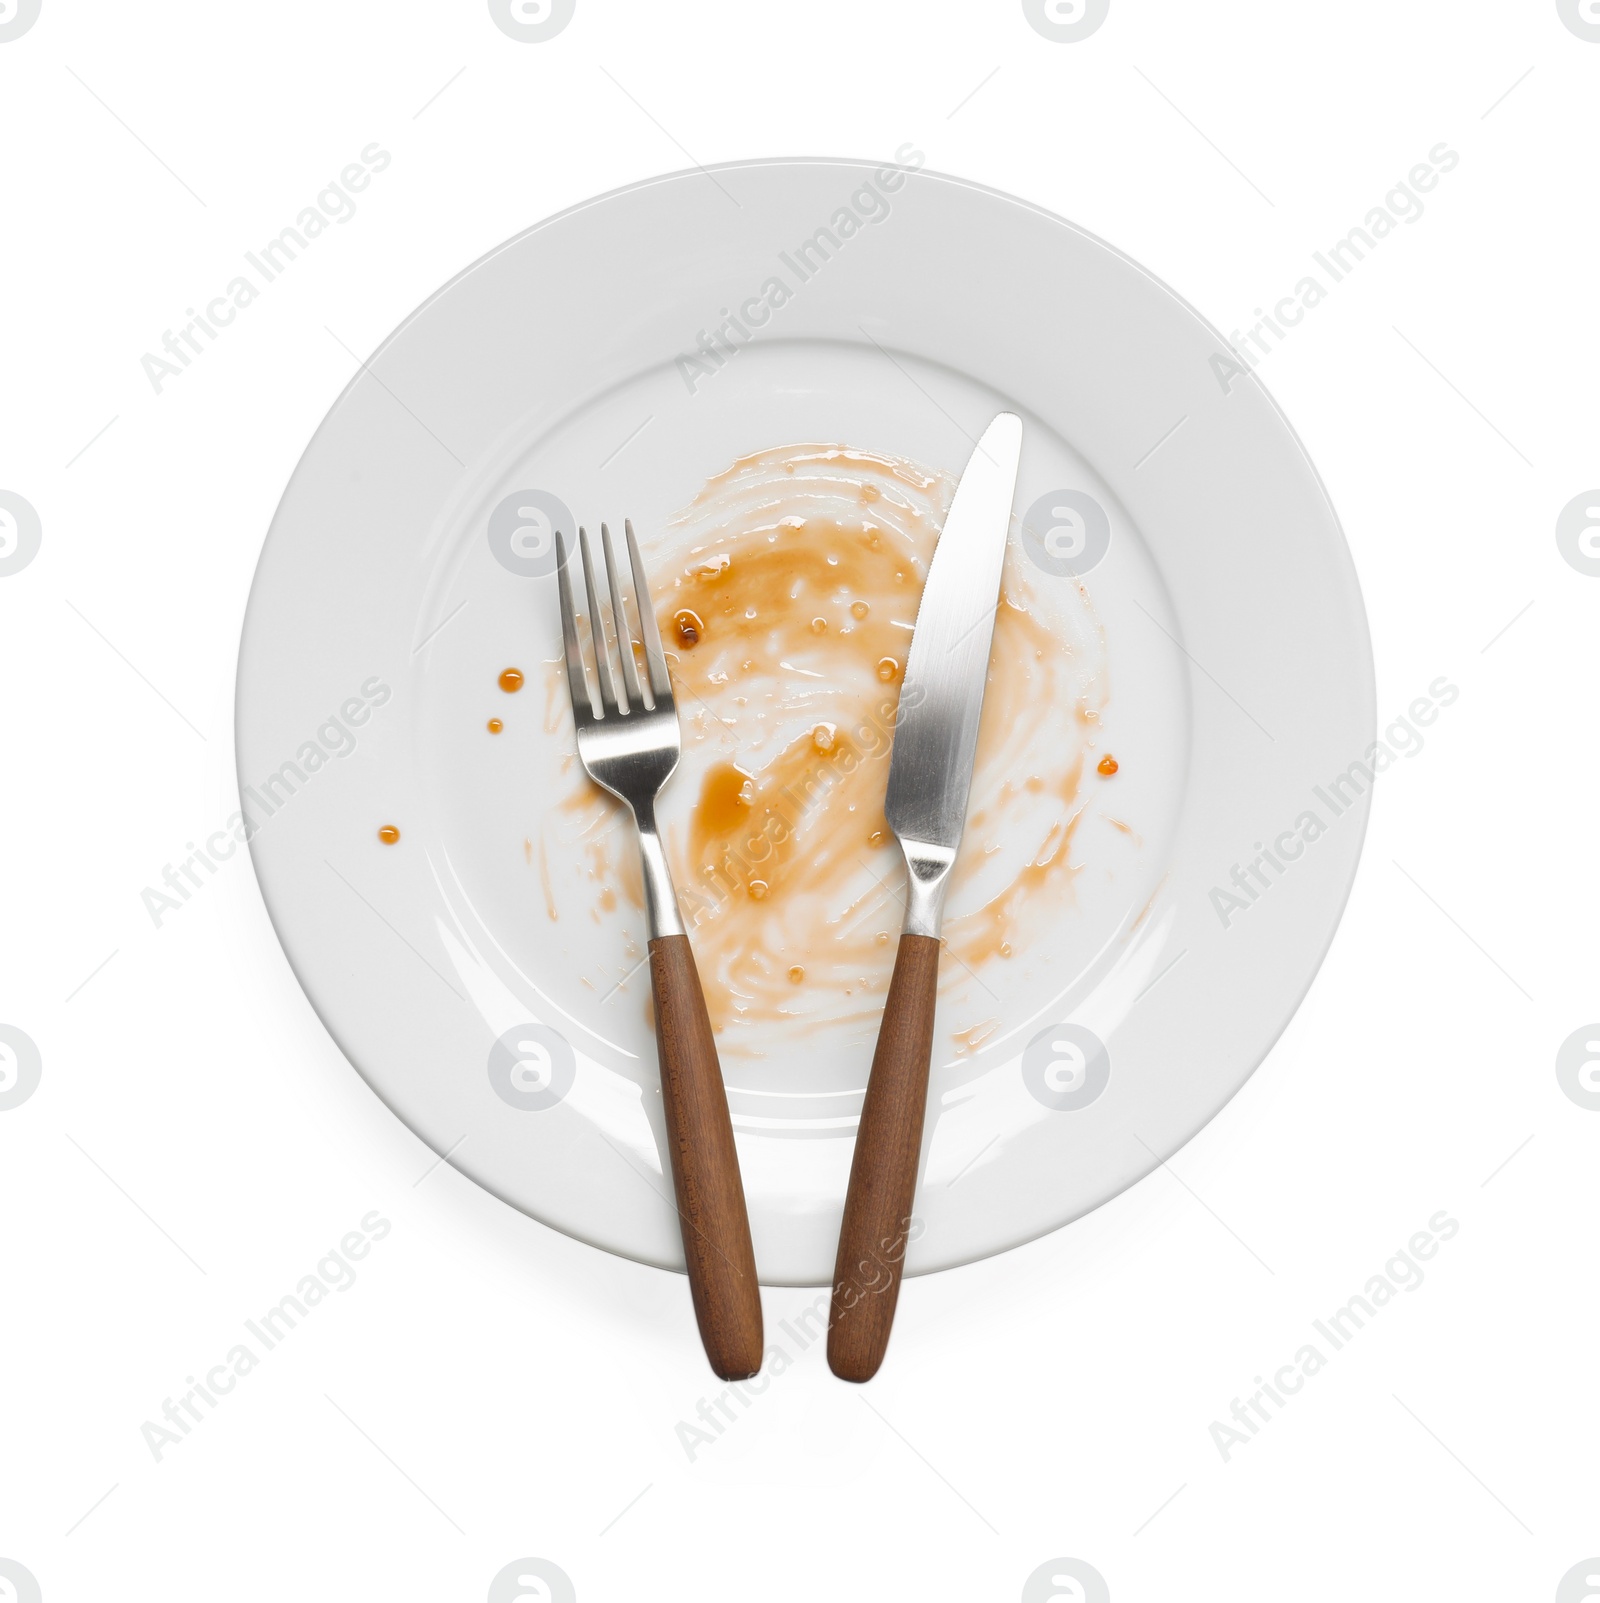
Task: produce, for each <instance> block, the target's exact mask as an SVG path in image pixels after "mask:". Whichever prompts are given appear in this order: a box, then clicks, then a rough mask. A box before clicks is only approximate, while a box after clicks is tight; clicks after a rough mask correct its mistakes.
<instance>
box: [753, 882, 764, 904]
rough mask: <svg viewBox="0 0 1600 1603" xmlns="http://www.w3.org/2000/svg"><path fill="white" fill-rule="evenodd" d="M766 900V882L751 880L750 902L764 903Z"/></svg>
mask: <svg viewBox="0 0 1600 1603" xmlns="http://www.w3.org/2000/svg"><path fill="white" fill-rule="evenodd" d="M766 899H767V882H766V881H765V880H764V879H753V880H751V881H750V900H751V901H752V902H764V901H766Z"/></svg>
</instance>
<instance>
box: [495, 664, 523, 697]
mask: <svg viewBox="0 0 1600 1603" xmlns="http://www.w3.org/2000/svg"><path fill="white" fill-rule="evenodd" d="M500 688H501V689H502V690H503V691H505V693H506V694H507V695H508V696H509V695H514V694H515V693H516V692H517V691H519V690H521V689H522V670H521V669H520V668H506V669H504V670H503V671H502V673H501V675H500Z"/></svg>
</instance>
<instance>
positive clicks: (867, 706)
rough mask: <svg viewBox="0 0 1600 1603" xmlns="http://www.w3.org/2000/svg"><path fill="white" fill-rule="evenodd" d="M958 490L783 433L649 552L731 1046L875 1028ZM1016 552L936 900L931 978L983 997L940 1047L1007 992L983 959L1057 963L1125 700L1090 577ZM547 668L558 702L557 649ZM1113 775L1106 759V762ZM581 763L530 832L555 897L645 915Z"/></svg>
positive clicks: (979, 1022) (683, 873) (683, 789)
mask: <svg viewBox="0 0 1600 1603" xmlns="http://www.w3.org/2000/svg"><path fill="white" fill-rule="evenodd" d="M955 483H956V481H955V479H954V478H953V477H952V476H951V475H949V474H945V473H939V472H933V471H929V470H925V469H922V468H920V467H918V466H917V465H915V464H914V463H911V462H908V461H905V460H902V459H899V458H893V457H888V456H881V455H876V454H872V453H867V452H863V451H852V450H847V449H845V448H842V447H838V446H827V445H792V446H784V447H778V448H776V449H773V450H768V451H763V452H758V453H756V454H754V455H751V456H747V457H744V458H741V459H740V460H739V461H737V462H735V463H734V464H733V465H732V466H731V467H730V468H729V469H727V470H726V471H725V472H724V473H721V474H719V475H717V476H716V477H715V478H713V479H712V480H710V481H709V482H708V483H707V485H706V487H705V488H704V490H703V491H702V492H701V493H700V495H699V496H697V497H696V499H695V500H694V501H693V502H692V503H691V504H690V506H689V507H688V508H686V509H685V510H684V511H683V512H682V513H680V514H679V516H678V517H677V518H676V519H674V520H673V521H672V522H671V523H669V524H668V525H667V527H666V528H665V529H664V530H662V531H660V533H659V535H658V536H657V538H656V539H655V540H654V541H653V542H652V544H653V545H654V547H655V549H654V550H650V549H647V550H646V553H645V555H646V560H647V565H648V567H649V568H650V571H651V573H652V575H653V578H654V585H653V589H654V595H653V598H652V600H653V604H654V607H655V611H656V615H657V617H658V618H659V619H660V620H661V635H662V639H663V643H664V645H665V648H666V654H667V659H668V667H669V669H670V671H671V675H672V679H673V684H674V689H675V692H676V698H677V704H678V717H679V725H680V734H681V739H682V745H683V756H682V769H681V771H680V773H679V776H678V778H677V780H676V781H675V785H674V787H673V788H672V789H671V790H669V791H668V792H667V794H666V795H664V796H663V798H662V805H661V817H662V822H663V830H664V838H665V842H666V846H667V852H668V856H669V859H670V861H671V865H672V870H673V875H674V878H675V881H676V884H677V887H678V893H679V897H678V899H679V903H680V906H681V909H682V912H683V917H684V922H685V924H686V925H687V926H688V929H689V933H690V937H691V939H692V941H693V943H694V951H695V960H696V964H697V967H698V968H699V971H700V977H701V980H702V984H703V988H704V991H705V996H706V1002H707V1006H708V1009H709V1011H710V1014H711V1017H712V1021H713V1023H714V1025H715V1026H716V1028H717V1030H718V1034H719V1047H720V1048H721V1049H722V1050H724V1051H733V1052H736V1053H738V1052H745V1053H749V1054H754V1055H760V1054H761V1053H762V1051H763V1049H764V1045H765V1043H766V1042H768V1041H770V1040H771V1036H770V1034H769V1033H768V1031H769V1030H770V1027H771V1026H772V1025H774V1024H778V1025H781V1026H783V1027H784V1028H785V1029H786V1030H794V1029H796V1028H801V1029H805V1030H807V1031H810V1030H813V1029H816V1030H820V1029H824V1028H825V1029H829V1030H832V1029H834V1028H835V1027H839V1026H846V1027H849V1028H851V1029H852V1030H855V1031H856V1032H857V1033H858V1034H860V1035H862V1036H863V1038H865V1039H867V1040H870V1032H871V1031H872V1030H875V1029H876V1027H877V1022H878V1018H879V1016H880V1014H881V1011H882V1006H883V997H884V993H885V992H886V991H887V988H888V983H889V977H890V973H891V971H892V969H893V966H894V959H895V938H896V936H897V934H898V932H899V929H900V924H901V920H902V917H903V904H902V885H903V880H904V868H903V865H902V863H901V859H900V851H899V847H898V844H897V842H896V840H895V838H894V835H893V833H892V831H891V830H890V829H889V827H888V823H887V821H886V819H885V817H884V795H885V786H886V783H887V779H888V769H889V762H888V758H889V752H890V748H891V745H892V741H893V735H894V729H895V721H896V717H897V712H898V706H897V703H898V698H899V694H900V684H901V682H902V680H903V673H904V665H905V661H906V653H907V649H908V648H909V646H910V643H911V636H912V628H913V625H914V623H915V620H916V614H917V604H918V601H919V599H920V595H921V590H922V582H923V579H924V578H925V576H926V573H927V564H928V561H929V558H930V557H931V556H932V553H933V551H934V548H935V544H936V541H937V538H938V532H939V529H940V528H941V526H942V525H943V522H944V518H945V514H946V512H947V511H948V508H949V505H950V499H951V497H952V495H953V494H954V491H955ZM1019 558H1020V552H1019V551H1018V550H1016V549H1013V550H1012V551H1011V552H1010V553H1008V558H1007V562H1006V567H1005V571H1004V576H1003V579H1002V584H1001V593H1000V599H999V606H998V609H997V612H996V616H995V628H994V644H993V649H992V653H991V658H990V682H989V685H988V687H987V692H986V696H985V708H984V718H983V724H982V727H981V730H980V734H979V740H978V751H977V760H976V766H975V772H974V778H973V784H972V791H971V799H970V805H969V809H968V817H967V824H966V833H965V843H964V846H963V850H962V853H961V855H960V857H959V858H958V860H957V863H956V868H955V873H954V876H953V879H952V885H951V893H950V899H949V902H948V905H947V910H946V916H945V926H944V933H945V939H946V949H947V951H948V953H949V955H950V956H951V957H952V958H953V959H955V961H952V962H949V963H946V964H944V965H942V967H941V978H940V988H941V994H946V995H949V996H951V997H952V998H954V997H955V996H956V995H957V994H959V995H960V996H961V998H962V1002H961V1004H960V1005H961V1007H962V1008H966V1009H967V1011H966V1016H965V1017H953V1018H952V1019H951V1020H950V1024H949V1034H948V1038H947V1039H948V1045H949V1046H953V1047H954V1048H955V1049H956V1051H957V1052H958V1053H961V1054H973V1053H977V1052H979V1051H981V1050H982V1049H983V1047H984V1045H985V1043H987V1042H989V1041H990V1039H991V1037H992V1036H993V1035H994V1034H995V1033H996V1030H997V1025H996V1024H995V1021H994V1020H993V1018H991V1017H989V1016H988V1008H992V1006H993V1003H994V1000H995V997H994V995H993V994H992V993H991V994H990V995H989V996H988V997H987V998H983V997H982V996H981V993H980V992H979V991H978V990H977V988H976V987H974V988H973V992H972V994H970V995H969V994H968V991H967V989H966V988H967V987H969V986H972V982H973V977H974V976H977V977H978V981H977V983H978V986H985V987H986V985H987V981H986V979H985V977H984V976H982V974H981V972H980V971H981V970H982V969H983V967H984V965H985V964H988V963H990V962H1004V961H1007V960H1009V961H1010V963H1011V964H1012V965H1014V973H1015V976H1016V977H1015V978H1014V979H1013V980H1012V981H1011V982H1010V983H1012V984H1018V983H1021V984H1031V983H1037V982H1039V981H1040V980H1041V978H1042V977H1041V976H1040V975H1038V974H1036V973H1030V972H1029V971H1027V969H1026V965H1027V963H1028V960H1029V951H1030V948H1031V947H1033V946H1034V944H1035V942H1036V941H1037V940H1038V939H1039V938H1040V937H1041V936H1043V935H1044V934H1045V932H1047V931H1050V930H1052V929H1054V928H1057V927H1059V921H1060V917H1061V914H1062V911H1063V908H1064V907H1065V906H1068V905H1070V902H1071V898H1072V896H1073V887H1074V882H1075V880H1076V878H1077V876H1078V874H1079V872H1080V868H1081V866H1082V865H1081V864H1080V863H1078V862H1075V861H1074V860H1073V851H1074V843H1075V837H1076V834H1077V831H1078V827H1079V824H1080V822H1081V820H1082V819H1083V817H1084V816H1085V807H1086V800H1087V798H1086V797H1084V796H1083V795H1080V786H1081V784H1082V780H1083V776H1084V774H1085V772H1086V771H1087V769H1088V766H1089V765H1090V764H1091V763H1093V762H1094V761H1095V757H1094V754H1093V752H1092V751H1091V750H1090V749H1089V742H1090V741H1098V740H1099V739H1100V738H1103V735H1104V727H1105V725H1104V712H1105V709H1106V706H1107V703H1108V685H1107V665H1106V653H1105V640H1104V634H1103V631H1102V629H1101V626H1100V624H1099V621H1098V618H1097V616H1096V614H1095V611H1094V608H1093V605H1092V602H1091V601H1090V598H1089V594H1088V591H1087V589H1086V587H1085V586H1084V584H1083V583H1082V581H1072V582H1071V583H1070V584H1062V583H1060V582H1059V581H1057V580H1055V579H1054V578H1053V577H1051V576H1042V575H1040V574H1039V573H1037V572H1035V571H1033V570H1032V569H1031V568H1030V567H1029V565H1028V564H1027V563H1026V561H1023V560H1019ZM1044 586H1050V587H1051V588H1050V589H1048V590H1045V589H1043V588H1042V587H1044ZM1035 587H1041V588H1039V589H1036V588H1035ZM603 605H604V604H603V603H602V606H603ZM580 610H582V609H581V608H580ZM546 666H547V669H548V674H549V685H548V687H547V689H548V694H549V695H550V697H551V698H552V705H555V706H556V707H557V709H558V714H559V713H564V711H565V709H564V707H562V706H561V702H563V701H564V699H565V694H566V692H565V676H564V672H563V670H562V667H561V664H560V661H559V659H557V660H555V661H552V662H550V663H548V664H547V665H546ZM507 673H508V674H516V676H517V684H518V685H520V683H521V675H520V673H518V671H517V670H508V671H507ZM505 683H506V676H502V684H503V685H505ZM506 688H514V687H512V686H506ZM1041 709H1051V711H1050V712H1049V713H1048V714H1046V715H1041ZM562 721H564V720H563V719H561V718H560V717H559V716H558V717H557V719H556V720H555V722H556V723H557V724H558V725H559V723H560V722H562ZM549 722H550V720H548V719H547V723H549ZM1108 764H1109V765H1110V766H1109V768H1108V766H1107V765H1108ZM1097 771H1098V772H1099V773H1101V774H1103V775H1108V776H1109V774H1111V773H1115V772H1116V771H1117V764H1116V761H1115V759H1113V758H1110V757H1105V758H1102V759H1100V761H1099V764H1098V770H1097ZM567 772H568V773H570V774H571V776H572V779H571V783H572V787H573V788H572V791H571V793H570V794H569V795H568V796H567V797H565V798H564V800H563V801H562V802H561V811H562V814H563V816H564V818H565V819H566V820H567V822H566V823H564V824H562V825H561V826H560V830H561V833H560V834H558V836H557V838H556V840H554V841H552V842H551V844H552V846H553V847H554V848H555V850H554V851H553V852H552V853H551V854H550V858H549V859H548V860H547V859H546V857H545V852H544V846H543V843H542V841H541V844H540V848H539V851H540V860H539V868H540V877H541V881H542V882H543V888H544V891H545V903H546V911H547V913H548V914H549V915H550V917H551V918H552V919H553V918H554V917H555V916H556V909H557V907H558V904H560V905H564V904H562V903H561V896H560V892H561V891H562V890H563V889H564V883H565V882H566V880H567V878H568V876H569V875H570V876H572V879H573V880H574V881H575V884H576V886H577V887H578V888H579V894H580V895H581V897H582V898H583V901H582V903H581V904H580V905H581V906H582V907H584V908H585V909H586V910H587V911H588V912H589V913H590V916H591V917H592V918H595V919H599V918H600V917H602V915H603V914H605V913H607V912H608V911H609V910H610V909H612V908H615V907H617V906H626V907H628V908H630V909H633V910H635V913H634V917H635V918H636V917H637V911H638V910H642V907H643V886H642V880H641V878H640V875H639V870H638V866H637V854H636V853H635V851H634V850H633V849H632V847H631V843H627V844H625V842H626V841H627V832H626V831H625V830H622V829H619V828H617V827H616V822H617V820H616V804H615V803H614V802H613V801H612V800H611V799H610V798H608V797H606V796H604V795H603V794H602V793H601V792H600V791H599V790H598V788H596V787H593V786H591V785H589V784H588V783H586V782H585V781H584V780H583V778H582V770H581V768H580V767H579V766H578V765H577V763H576V762H575V761H574V762H573V763H572V765H571V766H570V768H569V769H568V770H567ZM680 798H681V799H680ZM1095 816H1097V817H1098V816H1099V815H1098V814H1096V815H1095ZM552 877H553V878H554V881H555V883H552ZM1014 953H1015V954H1019V955H1017V956H1014V955H1013V954H1014ZM623 976H624V970H623V969H622V968H621V967H620V966H619V968H618V970H617V972H616V973H615V974H600V973H597V974H595V975H594V976H593V980H594V982H595V984H596V985H597V988H598V989H599V991H601V992H602V993H605V992H609V990H610V989H612V988H613V987H614V986H615V984H616V982H617V980H618V978H619V977H623ZM996 983H998V981H997V982H996ZM969 1003H970V1007H969V1006H968V1004H969ZM982 1003H987V1004H988V1008H985V1007H983V1006H982ZM752 1026H762V1027H763V1028H761V1029H756V1028H751V1027H752ZM853 1038H854V1037H852V1039H853Z"/></svg>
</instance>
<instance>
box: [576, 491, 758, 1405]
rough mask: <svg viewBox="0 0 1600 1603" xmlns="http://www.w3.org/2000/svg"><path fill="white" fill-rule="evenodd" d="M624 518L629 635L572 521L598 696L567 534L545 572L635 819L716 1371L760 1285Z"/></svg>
mask: <svg viewBox="0 0 1600 1603" xmlns="http://www.w3.org/2000/svg"><path fill="white" fill-rule="evenodd" d="M623 528H624V532H625V534H626V536H627V541H628V557H629V560H630V562H631V565H632V569H633V573H632V579H633V604H634V612H635V614H636V616H637V618H638V622H639V629H638V634H637V635H633V634H631V633H630V628H629V623H628V615H627V612H626V610H625V609H624V607H623V604H622V588H621V585H620V584H619V582H618V570H617V560H616V556H615V554H614V553H613V551H612V549H611V531H610V529H608V528H607V527H606V525H605V524H603V523H602V524H601V525H600V544H601V547H602V549H603V550H604V552H605V562H606V580H607V584H608V586H609V588H610V592H611V594H610V600H611V630H610V632H609V634H608V632H607V629H606V623H605V616H604V614H603V612H602V611H601V608H600V602H599V591H598V588H597V586H596V583H595V565H594V558H593V555H592V553H591V552H590V549H589V535H588V532H587V531H586V530H584V529H581V528H580V529H579V530H578V547H579V550H580V551H581V553H582V558H583V586H584V592H585V596H586V598H587V601H588V613H587V618H588V625H589V635H590V642H591V646H592V650H593V658H594V669H595V682H596V684H597V686H598V687H599V699H598V700H596V699H594V698H592V697H591V696H590V694H589V681H588V676H587V674H586V672H585V670H584V663H583V645H582V642H581V639H580V636H579V633H578V620H577V618H576V617H575V616H574V613H573V606H572V584H571V581H570V579H569V577H568V562H569V558H570V555H571V553H570V552H569V550H568V548H567V543H566V539H565V537H564V536H563V535H562V534H560V533H559V532H558V533H557V535H556V541H557V553H556V583H557V587H558V588H559V590H560V592H561V636H562V641H563V643H564V646H565V650H566V662H567V684H568V687H569V689H570V690H571V692H572V719H573V723H574V724H575V725H576V726H577V732H578V760H579V761H580V762H581V763H582V764H583V767H584V771H585V773H587V774H588V776H589V777H590V779H592V780H593V781H594V782H595V783H596V784H597V785H600V786H602V787H603V788H604V789H606V790H608V791H610V792H611V794H612V795H613V796H615V797H616V798H617V799H618V800H619V801H622V802H625V803H626V804H627V806H628V809H629V811H630V812H631V813H632V814H633V821H634V823H635V824H636V825H637V826H638V830H639V853H640V856H641V858H642V859H643V863H644V896H645V916H646V919H647V921H648V925H649V931H650V946H649V950H650V994H651V997H652V999H653V1001H654V1004H655V1020H656V1051H657V1053H658V1055H659V1056H660V1060H661V1100H662V1104H663V1106H664V1108H665V1112H666V1124H667V1145H668V1148H669V1149H670V1151H671V1154H672V1184H673V1190H674V1191H675V1192H676V1194H677V1204H678V1216H679V1219H680V1220H681V1222H682V1228H683V1255H684V1259H685V1261H686V1263H687V1266H688V1271H689V1291H690V1294H691V1296H692V1297H693V1299H694V1312H695V1319H696V1321H697V1323H698V1324H699V1326H700V1340H701V1342H702V1344H703V1345H704V1347H705V1350H706V1357H707V1358H709V1359H710V1361H711V1367H712V1369H714V1370H715V1371H716V1372H717V1374H718V1375H719V1376H721V1377H722V1378H723V1379H724V1380H744V1379H747V1378H748V1377H749V1376H751V1375H753V1374H755V1373H756V1371H757V1370H758V1369H760V1367H761V1341H762V1325H761V1289H760V1285H759V1283H758V1282H757V1280H756V1262H755V1253H754V1251H753V1250H752V1248H751V1245H750V1221H749V1218H748V1216H747V1215H746V1213H745V1204H744V1185H743V1183H742V1181H741V1180H740V1178H739V1157H738V1153H737V1151H736V1150H735V1148H734V1143H733V1124H732V1121H731V1120H730V1119H729V1117H728V1097H727V1093H726V1091H724V1089H723V1085H722V1068H721V1065H720V1064H719V1063H718V1061H717V1047H716V1042H715V1041H714V1040H713V1038H712V1034H711V1019H710V1017H709V1015H708V1014H707V1012H706V1003H705V996H704V995H703V993H702V992H701V989H700V975H699V972H698V970H697V969H696V968H695V964H694V954H693V952H691V951H690V949H689V937H688V936H687V935H686V934H685V933H684V928H683V919H682V917H681V915H680V914H679V912H678V898H677V894H676V892H675V891H674V890H673V888H672V875H671V873H670V872H669V871H668V868H667V858H666V853H665V852H664V851H663V850H662V847H661V836H660V834H659V833H658V832H657V829H656V797H657V795H658V794H659V793H660V790H661V787H662V786H663V785H664V784H665V783H666V782H667V780H668V778H669V777H670V776H671V774H672V771H673V770H674V769H675V768H676V767H677V766H678V757H679V754H680V751H681V749H682V748H681V743H680V740H679V736H678V713H677V708H676V706H675V705H674V703H673V699H672V680H671V678H670V677H669V676H668V674H667V661H666V658H665V657H664V656H663V655H662V651H661V636H660V634H659V633H658V631H657V629H656V619H655V612H654V609H653V608H652V606H651V602H650V586H649V583H648V582H647V580H646V579H645V574H644V564H643V563H642V562H641V561H640V560H639V543H638V541H637V540H635V539H634V537H633V523H632V520H631V519H630V520H627V521H625V522H624V525H623ZM613 639H614V641H615V645H616V653H617V667H618V669H619V670H620V672H619V673H618V674H617V676H616V677H613V674H612V655H611V653H612V643H613ZM636 643H637V644H636ZM638 646H642V647H643V652H644V659H645V668H646V674H645V679H644V681H643V682H641V678H640V674H639V664H638V661H637V659H636V656H635V652H636V650H637V647H638Z"/></svg>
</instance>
